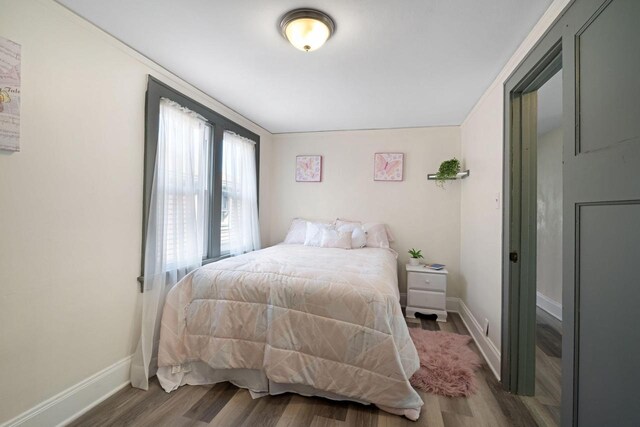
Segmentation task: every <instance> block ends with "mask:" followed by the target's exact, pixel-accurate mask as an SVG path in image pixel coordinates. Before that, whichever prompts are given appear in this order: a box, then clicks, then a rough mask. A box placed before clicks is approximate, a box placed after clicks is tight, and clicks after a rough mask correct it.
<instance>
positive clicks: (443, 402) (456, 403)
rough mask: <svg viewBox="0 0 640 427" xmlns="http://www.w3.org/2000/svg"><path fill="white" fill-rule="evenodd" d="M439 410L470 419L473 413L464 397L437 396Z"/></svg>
mask: <svg viewBox="0 0 640 427" xmlns="http://www.w3.org/2000/svg"><path fill="white" fill-rule="evenodd" d="M438 402H439V404H440V410H441V411H442V412H451V413H453V414H458V415H464V416H467V417H472V416H473V412H472V411H471V408H470V407H469V400H468V399H467V398H465V397H445V396H438Z"/></svg>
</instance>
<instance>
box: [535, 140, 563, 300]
mask: <svg viewBox="0 0 640 427" xmlns="http://www.w3.org/2000/svg"><path fill="white" fill-rule="evenodd" d="M537 220H538V221H537V222H538V233H537V268H536V271H537V277H536V281H537V290H538V292H540V293H541V294H542V295H544V296H545V297H547V298H549V299H551V300H553V301H555V302H557V303H558V304H562V128H557V129H554V130H551V131H549V132H547V133H545V134H543V135H539V136H538V215H537Z"/></svg>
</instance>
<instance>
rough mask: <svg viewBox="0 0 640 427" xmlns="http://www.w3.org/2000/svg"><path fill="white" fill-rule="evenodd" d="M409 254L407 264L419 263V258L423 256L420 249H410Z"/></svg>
mask: <svg viewBox="0 0 640 427" xmlns="http://www.w3.org/2000/svg"><path fill="white" fill-rule="evenodd" d="M409 255H411V258H409V265H419V264H420V258H424V257H423V256H422V250H420V249H413V248H412V249H410V250H409Z"/></svg>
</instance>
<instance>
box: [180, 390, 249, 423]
mask: <svg viewBox="0 0 640 427" xmlns="http://www.w3.org/2000/svg"><path fill="white" fill-rule="evenodd" d="M237 392H238V388H237V387H236V386H234V385H233V384H231V383H228V382H223V383H219V384H216V385H214V386H213V387H212V388H211V390H209V391H208V392H207V393H206V394H205V395H204V396H202V398H201V399H200V400H199V401H198V402H196V403H195V404H194V405H193V406H192V407H191V408H189V410H188V411H187V412H186V413H185V414H184V416H185V417H187V418H191V419H194V420H198V421H203V422H205V423H209V422H211V420H213V419H214V418H215V416H216V415H218V413H219V412H220V411H221V410H222V408H224V407H225V405H226V404H227V403H229V401H230V400H231V399H232V398H233V396H234V395H235V394H236V393H237Z"/></svg>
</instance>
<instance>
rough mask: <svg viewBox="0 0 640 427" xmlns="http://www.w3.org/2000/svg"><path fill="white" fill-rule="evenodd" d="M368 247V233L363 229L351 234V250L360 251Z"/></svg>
mask: <svg viewBox="0 0 640 427" xmlns="http://www.w3.org/2000/svg"><path fill="white" fill-rule="evenodd" d="M366 245H367V233H366V232H365V231H364V228H362V227H356V228H354V229H353V231H352V232H351V248H352V249H359V248H364V247H365V246H366Z"/></svg>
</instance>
